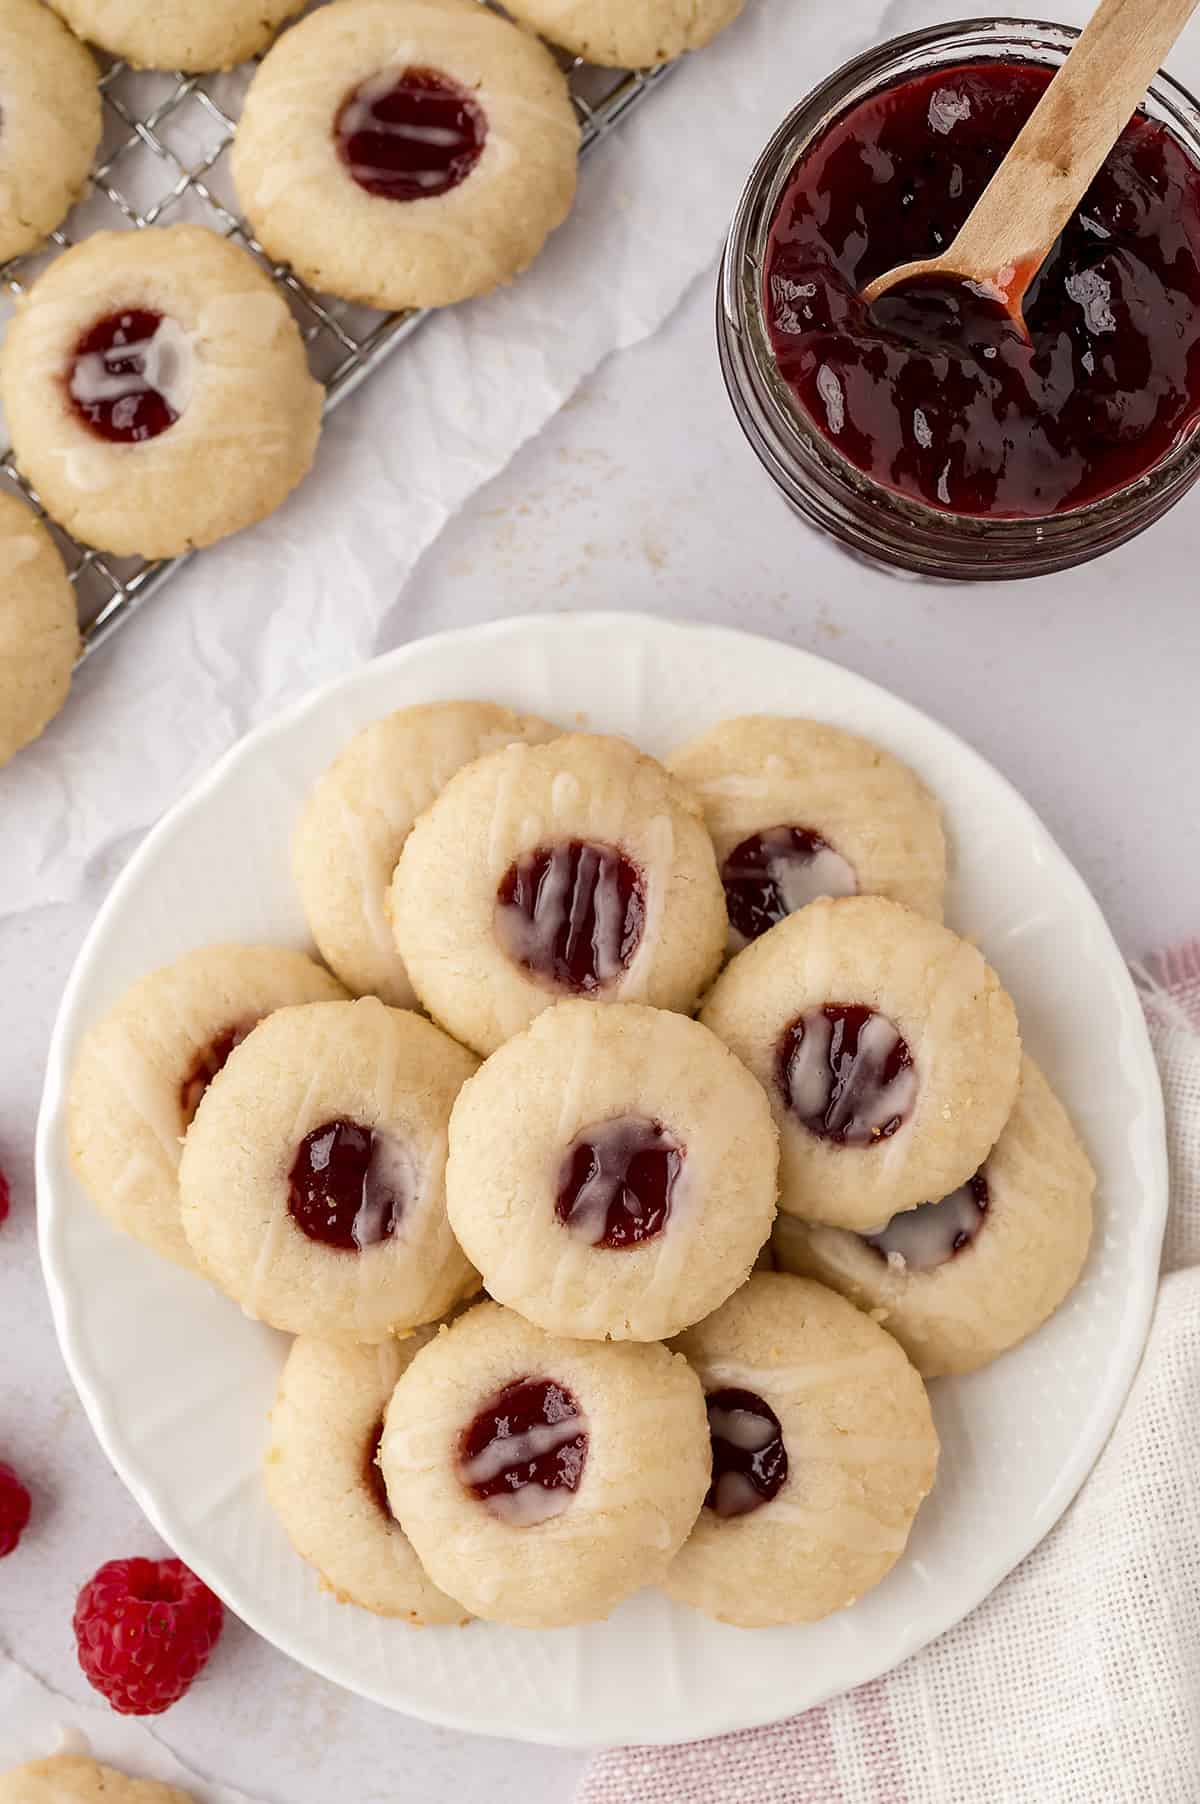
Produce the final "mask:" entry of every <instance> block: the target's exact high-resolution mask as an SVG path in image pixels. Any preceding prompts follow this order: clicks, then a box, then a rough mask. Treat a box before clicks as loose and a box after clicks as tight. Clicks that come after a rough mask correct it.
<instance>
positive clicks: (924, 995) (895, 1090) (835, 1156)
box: [701, 896, 1021, 1233]
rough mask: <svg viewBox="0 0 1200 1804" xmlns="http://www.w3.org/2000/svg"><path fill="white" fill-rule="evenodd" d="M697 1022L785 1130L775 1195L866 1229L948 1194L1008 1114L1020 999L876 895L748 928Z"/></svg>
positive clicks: (791, 1209) (816, 1216)
mask: <svg viewBox="0 0 1200 1804" xmlns="http://www.w3.org/2000/svg"><path fill="white" fill-rule="evenodd" d="M701 1020H702V1021H704V1022H705V1024H706V1025H707V1026H708V1027H710V1028H711V1029H712V1031H713V1032H714V1033H715V1034H716V1035H717V1036H718V1038H720V1039H722V1040H724V1041H725V1043H726V1045H727V1046H729V1047H731V1048H732V1050H733V1051H734V1052H735V1053H736V1054H737V1055H738V1057H739V1058H740V1059H741V1060H742V1062H743V1064H746V1065H748V1066H749V1068H750V1070H751V1071H752V1072H753V1073H754V1075H755V1076H756V1077H757V1078H758V1080H759V1082H760V1083H761V1084H762V1086H763V1088H764V1089H765V1090H766V1092H767V1095H768V1096H769V1097H770V1099H771V1105H772V1108H773V1109H774V1111H775V1119H776V1121H777V1123H778V1125H779V1132H780V1183H779V1206H780V1208H781V1209H783V1210H786V1211H787V1212H788V1213H789V1214H792V1215H802V1216H805V1217H806V1218H807V1219H809V1220H811V1221H820V1222H827V1223H829V1224H830V1225H831V1226H833V1227H839V1228H853V1229H854V1230H855V1231H857V1232H860V1233H861V1232H864V1231H865V1232H870V1231H871V1230H872V1229H874V1228H877V1227H878V1226H879V1224H880V1222H882V1221H887V1220H889V1219H890V1217H891V1216H893V1215H895V1214H896V1213H897V1212H898V1211H900V1210H904V1209H915V1208H916V1207H917V1205H918V1204H920V1203H924V1202H927V1201H928V1200H929V1198H930V1197H940V1196H947V1195H949V1193H950V1192H951V1191H952V1190H955V1189H957V1187H958V1186H959V1185H960V1184H965V1183H966V1182H967V1181H968V1180H969V1179H970V1178H971V1177H973V1176H974V1174H975V1173H976V1172H977V1171H978V1169H979V1167H980V1165H982V1163H983V1161H984V1159H985V1158H986V1157H987V1155H988V1153H989V1152H990V1151H991V1149H992V1147H993V1146H994V1145H995V1144H996V1141H997V1140H998V1139H999V1137H1000V1132H1001V1129H1002V1128H1003V1126H1004V1124H1005V1122H1006V1121H1007V1120H1008V1117H1009V1115H1010V1113H1011V1112H1012V1106H1013V1103H1014V1101H1015V1100H1016V1095H1017V1082H1018V1078H1019V1075H1020V1061H1021V1041H1020V1036H1019V1034H1018V1032H1017V1017H1016V1011H1015V1010H1014V1008H1013V1005H1012V1002H1011V1000H1010V999H1009V997H1008V995H1007V993H1006V992H1005V991H1004V990H1003V989H1002V988H1001V985H1000V980H999V978H998V977H997V976H996V973H995V972H994V971H993V970H992V969H991V967H990V966H989V965H988V964H987V963H986V962H985V960H984V958H983V955H982V954H981V953H980V952H979V951H978V949H977V948H976V947H975V946H973V945H971V944H970V942H969V941H967V940H963V939H960V938H959V937H958V935H957V934H955V933H951V931H950V930H949V928H947V927H942V926H940V925H939V924H938V923H937V922H936V921H930V920H928V919H927V918H926V917H925V916H923V915H918V914H916V913H914V911H913V910H912V909H911V908H905V907H903V905H902V904H901V903H899V902H889V901H886V900H885V899H884V898H883V897H882V896H846V897H843V898H841V899H839V900H837V901H824V900H823V901H817V902H811V903H809V905H808V906H807V907H806V908H802V909H801V910H800V911H799V912H798V913H797V914H794V915H789V916H788V917H787V919H786V920H783V921H780V923H779V924H778V926H776V927H772V928H771V929H770V930H769V932H767V933H765V934H763V936H762V938H761V939H757V940H755V941H753V943H752V944H751V945H749V946H747V947H746V949H745V951H744V952H739V953H738V955H737V957H736V958H735V959H734V960H733V961H732V963H731V964H729V965H728V966H727V967H726V969H725V971H724V972H723V973H722V974H721V976H720V977H719V978H718V980H717V982H716V983H715V984H714V986H713V989H712V992H711V994H710V995H709V998H708V1001H707V1003H706V1004H705V1007H704V1010H703V1012H702V1014H701Z"/></svg>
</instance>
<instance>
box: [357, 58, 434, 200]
mask: <svg viewBox="0 0 1200 1804" xmlns="http://www.w3.org/2000/svg"><path fill="white" fill-rule="evenodd" d="M403 80H404V73H403V70H401V71H399V72H398V71H397V68H396V66H395V65H394V64H393V66H392V67H390V68H385V69H380V70H379V72H378V74H376V75H372V76H369V77H368V79H367V80H366V81H364V82H361V83H360V84H359V86H358V87H357V88H356V89H355V91H354V93H353V94H352V95H351V96H350V98H349V100H347V101H346V103H345V105H344V106H343V107H342V110H341V115H340V117H339V120H338V129H339V132H340V134H341V136H342V137H343V138H344V139H348V138H353V137H356V136H358V134H359V133H360V132H367V133H369V134H370V135H371V137H373V138H401V139H403V140H405V142H407V143H409V144H427V145H428V146H429V148H430V150H448V151H451V152H453V151H456V150H458V149H460V148H461V145H462V137H461V134H460V133H458V132H455V131H449V130H447V129H446V127H445V126H439V125H414V124H412V123H411V122H406V121H404V120H399V119H387V118H384V117H382V116H381V115H380V114H378V113H377V112H376V111H375V108H376V106H377V105H378V103H379V102H380V101H381V100H386V99H387V98H388V97H389V95H390V94H391V93H392V92H393V90H394V89H395V88H396V86H397V84H398V83H399V82H402V81H403ZM392 173H393V172H392V171H391V170H389V169H382V170H376V169H373V168H372V167H370V166H369V165H365V164H359V163H356V164H355V174H356V176H359V177H361V176H364V175H365V176H367V177H370V176H373V175H383V176H388V175H391V174H392ZM404 179H405V181H408V182H411V183H412V184H413V186H414V187H416V188H438V187H444V185H445V181H446V170H445V164H444V161H440V162H437V161H435V163H434V166H433V167H432V168H431V169H417V168H414V167H412V166H409V167H407V168H406V169H405V171H404Z"/></svg>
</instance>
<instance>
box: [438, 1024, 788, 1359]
mask: <svg viewBox="0 0 1200 1804" xmlns="http://www.w3.org/2000/svg"><path fill="white" fill-rule="evenodd" d="M777 1169H778V1150H777V1135H776V1131H775V1125H774V1123H773V1122H772V1120H771V1110H770V1106H769V1104H768V1102H767V1099H766V1097H765V1096H764V1094H763V1092H762V1089H761V1087H760V1086H759V1085H758V1084H757V1083H755V1081H754V1079H753V1078H752V1077H751V1076H750V1074H749V1072H748V1071H746V1070H745V1068H744V1067H743V1066H742V1065H740V1064H739V1063H738V1061H737V1060H736V1059H735V1058H734V1056H733V1054H732V1053H731V1052H730V1051H729V1050H728V1048H727V1047H725V1046H723V1045H722V1044H721V1042H720V1041H719V1040H718V1039H717V1038H716V1036H715V1035H714V1034H711V1033H709V1032H708V1030H707V1029H706V1028H704V1027H701V1025H700V1023H699V1022H698V1021H690V1020H689V1019H688V1018H687V1016H686V1015H675V1014H670V1013H669V1012H668V1011H667V1010H665V1009H651V1008H640V1007H638V1006H636V1005H635V1004H621V1003H614V1004H613V1005H612V1006H611V1007H610V1008H596V1007H595V1005H594V1004H592V1003H589V1002H560V1003H559V1004H558V1005H557V1006H556V1007H554V1008H552V1009H548V1010H547V1011H546V1013H545V1014H543V1015H539V1016H538V1018H537V1020H536V1021H535V1022H534V1023H533V1025H532V1026H531V1027H529V1028H527V1029H526V1031H525V1032H524V1033H522V1034H518V1036H517V1037H516V1039H514V1040H509V1041H508V1043H507V1045H505V1046H502V1047H501V1048H500V1050H499V1051H498V1052H494V1053H493V1054H492V1056H491V1058H490V1059H489V1060H488V1061H487V1063H486V1064H485V1065H484V1066H483V1067H482V1068H481V1069H480V1071H479V1072H478V1073H477V1074H476V1076H475V1077H473V1078H472V1079H471V1080H470V1082H469V1083H467V1084H466V1085H465V1086H464V1088H463V1090H462V1092H461V1094H460V1095H459V1098H458V1101H457V1102H456V1103H455V1105H454V1113H453V1115H452V1117H451V1121H450V1158H449V1163H448V1166H447V1172H446V1193H447V1203H448V1207H449V1210H450V1223H451V1226H452V1227H453V1229H454V1232H455V1234H456V1235H457V1236H458V1239H459V1242H460V1243H461V1245H462V1247H463V1249H464V1250H465V1252H466V1254H467V1257H468V1258H469V1259H470V1260H471V1261H472V1263H473V1264H474V1265H476V1266H478V1268H479V1271H480V1273H481V1275H482V1277H483V1281H484V1284H485V1286H486V1288H487V1290H488V1293H489V1294H490V1295H491V1296H493V1297H494V1298H495V1299H496V1301H497V1302H498V1303H505V1304H507V1305H508V1306H509V1307H510V1308H512V1309H516V1310H518V1311H519V1312H520V1313H521V1314H522V1315H524V1316H525V1317H527V1318H528V1320H530V1321H532V1322H536V1323H537V1324H538V1326H539V1327H542V1328H545V1329H547V1330H548V1331H549V1332H550V1333H553V1334H571V1335H576V1336H579V1337H581V1338H583V1339H589V1340H604V1339H612V1340H663V1339H665V1338H666V1337H667V1336H668V1335H671V1334H677V1333H678V1332H679V1331H680V1329H681V1328H685V1327H686V1326H687V1325H688V1324H689V1323H691V1322H695V1321H698V1320H699V1319H700V1317H701V1316H703V1315H708V1314H709V1313H710V1311H712V1310H713V1309H715V1308H716V1307H717V1305H718V1304H719V1303H722V1302H723V1301H724V1300H725V1298H726V1297H727V1296H729V1294H730V1293H731V1291H733V1290H735V1289H736V1288H737V1286H738V1285H739V1284H741V1283H743V1282H744V1280H745V1278H746V1275H747V1273H748V1272H749V1270H750V1268H751V1266H752V1265H753V1264H754V1261H755V1259H756V1258H757V1257H758V1254H759V1251H760V1249H761V1248H762V1246H763V1244H764V1242H765V1241H766V1239H767V1236H768V1233H769V1232H770V1226H771V1222H772V1220H773V1219H774V1215H775V1189H776V1173H777Z"/></svg>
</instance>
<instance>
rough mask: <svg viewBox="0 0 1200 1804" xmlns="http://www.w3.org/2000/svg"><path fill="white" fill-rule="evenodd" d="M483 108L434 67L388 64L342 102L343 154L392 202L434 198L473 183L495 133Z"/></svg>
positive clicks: (338, 138)
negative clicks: (490, 135) (474, 172)
mask: <svg viewBox="0 0 1200 1804" xmlns="http://www.w3.org/2000/svg"><path fill="white" fill-rule="evenodd" d="M487 129H488V128H487V120H486V118H485V117H484V113H483V109H482V108H481V107H480V106H479V104H478V103H477V102H476V101H475V100H474V99H472V97H471V95H470V94H468V93H467V91H466V89H465V88H460V87H459V86H458V84H457V82H453V81H450V80H449V79H448V78H447V77H446V76H445V75H439V74H438V73H437V72H436V71H435V70H433V69H405V70H404V71H403V73H402V74H400V75H397V74H396V73H395V71H394V70H392V69H383V70H381V71H380V72H379V74H378V75H373V76H372V77H371V79H370V80H369V81H365V82H363V83H362V85H361V86H360V87H358V88H356V89H355V90H354V92H353V94H350V95H348V96H347V97H346V99H345V100H344V101H343V102H342V105H341V107H340V109H339V111H338V116H337V118H336V120H335V121H334V128H333V130H334V139H335V142H336V144H337V148H338V155H339V156H340V157H341V159H342V162H343V163H344V164H345V165H346V167H347V169H348V170H349V171H350V174H351V175H352V176H353V177H354V180H355V181H356V182H357V183H358V185H359V187H360V188H365V189H366V191H367V193H368V194H378V195H380V196H382V198H383V199H384V200H430V199H432V198H433V196H435V195H438V194H448V193H449V191H450V190H451V188H457V187H458V184H459V183H460V182H464V181H466V179H467V177H468V176H469V175H470V173H471V171H472V169H474V167H475V165H476V163H477V162H478V161H479V158H480V156H481V155H482V152H483V146H484V141H485V139H486V138H487Z"/></svg>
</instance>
